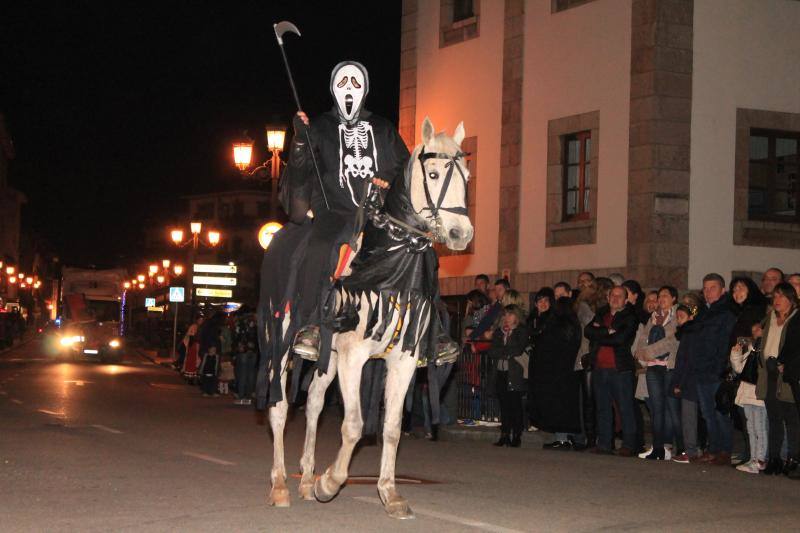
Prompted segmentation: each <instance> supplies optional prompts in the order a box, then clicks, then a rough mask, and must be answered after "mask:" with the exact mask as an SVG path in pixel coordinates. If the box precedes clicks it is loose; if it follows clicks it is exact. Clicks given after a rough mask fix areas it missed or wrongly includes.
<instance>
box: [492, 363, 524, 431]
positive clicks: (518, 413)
mask: <svg viewBox="0 0 800 533" xmlns="http://www.w3.org/2000/svg"><path fill="white" fill-rule="evenodd" d="M523 394H524V393H523V391H517V390H509V388H508V372H504V371H498V372H497V398H498V399H499V400H500V432H501V433H502V434H503V435H508V434H510V433H513V434H515V435H520V434H522V395H523Z"/></svg>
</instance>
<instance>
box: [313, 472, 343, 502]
mask: <svg viewBox="0 0 800 533" xmlns="http://www.w3.org/2000/svg"><path fill="white" fill-rule="evenodd" d="M327 479H328V476H327V474H326V475H324V476H320V478H319V479H317V481H316V483H314V497H315V498H316V499H317V501H319V502H322V503H328V502H329V501H331V500H332V499H334V498H335V497H336V495H337V494H339V489H341V488H342V486H341V485H339V486H336V485H334V486H333V487H329V486H327V485H328V483H327V481H326V480H327Z"/></svg>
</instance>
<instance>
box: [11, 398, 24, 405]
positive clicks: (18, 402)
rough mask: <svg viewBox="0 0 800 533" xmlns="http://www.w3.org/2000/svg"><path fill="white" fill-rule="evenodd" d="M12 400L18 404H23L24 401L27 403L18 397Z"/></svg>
mask: <svg viewBox="0 0 800 533" xmlns="http://www.w3.org/2000/svg"><path fill="white" fill-rule="evenodd" d="M11 401H12V402H14V403H15V404H17V405H22V404H23V403H25V402H23V401H22V400H17V399H16V398H11Z"/></svg>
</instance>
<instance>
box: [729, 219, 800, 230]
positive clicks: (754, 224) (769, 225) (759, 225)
mask: <svg viewBox="0 0 800 533" xmlns="http://www.w3.org/2000/svg"><path fill="white" fill-rule="evenodd" d="M742 228H744V229H768V230H778V231H791V232H796V233H800V224H798V223H796V222H778V221H775V220H758V219H749V220H744V221H742Z"/></svg>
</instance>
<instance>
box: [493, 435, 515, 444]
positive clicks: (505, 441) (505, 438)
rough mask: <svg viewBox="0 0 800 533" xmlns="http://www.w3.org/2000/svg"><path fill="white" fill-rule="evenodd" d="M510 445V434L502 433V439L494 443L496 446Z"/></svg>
mask: <svg viewBox="0 0 800 533" xmlns="http://www.w3.org/2000/svg"><path fill="white" fill-rule="evenodd" d="M510 444H511V441H510V440H509V439H508V433H502V434H501V435H500V439H498V441H497V442H495V443H494V445H495V446H508V445H510Z"/></svg>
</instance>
